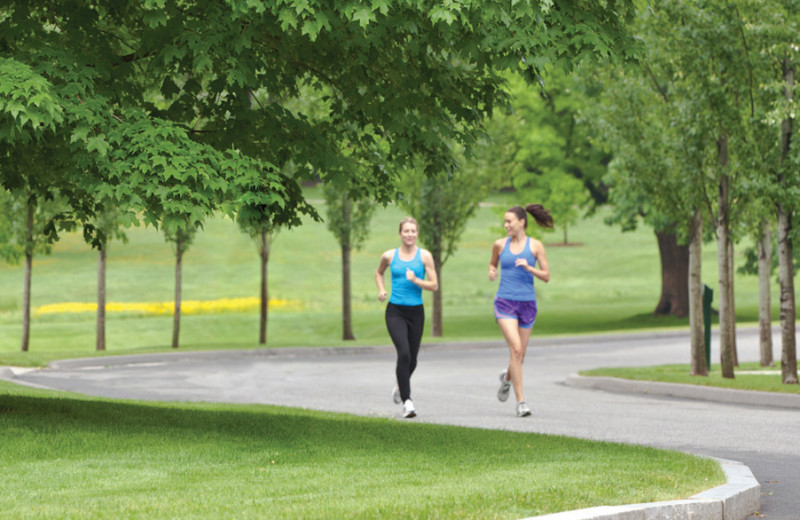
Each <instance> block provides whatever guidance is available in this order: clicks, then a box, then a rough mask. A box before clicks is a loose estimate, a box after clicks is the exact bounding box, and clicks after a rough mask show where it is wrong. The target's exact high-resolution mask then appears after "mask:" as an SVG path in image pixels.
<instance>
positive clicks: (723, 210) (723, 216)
mask: <svg viewBox="0 0 800 520" xmlns="http://www.w3.org/2000/svg"><path fill="white" fill-rule="evenodd" d="M717 151H718V156H717V160H718V163H719V166H720V167H721V168H722V169H723V170H727V166H728V138H727V136H722V137H720V138H719V140H718V141H717ZM729 204H730V177H729V176H728V174H727V172H726V171H724V172H723V173H722V175H721V177H720V179H719V210H718V211H719V213H718V215H717V261H718V264H719V346H720V365H721V367H722V377H724V378H728V379H732V378H733V377H734V374H733V367H734V359H733V338H732V337H731V330H733V326H732V324H731V321H732V319H733V311H732V309H731V308H730V299H729V294H730V273H731V270H730V266H729V262H730V257H729V256H728V249H729V248H728V241H729V240H730V234H729V232H730V213H729V211H730V207H729Z"/></svg>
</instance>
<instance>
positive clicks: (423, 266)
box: [375, 217, 439, 419]
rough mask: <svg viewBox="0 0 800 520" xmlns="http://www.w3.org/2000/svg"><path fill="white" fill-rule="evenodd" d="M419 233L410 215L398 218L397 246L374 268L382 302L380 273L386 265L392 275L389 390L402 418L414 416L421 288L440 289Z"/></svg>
mask: <svg viewBox="0 0 800 520" xmlns="http://www.w3.org/2000/svg"><path fill="white" fill-rule="evenodd" d="M418 232H419V225H418V224H417V221H416V220H414V219H413V218H411V217H406V218H404V219H403V220H402V221H400V247H398V248H397V249H390V250H388V251H386V252H385V253H383V254H382V255H381V260H380V263H379V264H378V269H377V270H376V271H375V283H376V284H377V285H378V300H379V301H381V302H383V301H386V288H385V286H384V279H383V274H384V272H385V271H386V268H387V267H388V268H389V269H390V272H391V275H392V295H391V297H390V298H389V303H388V304H386V328H387V329H389V336H391V338H392V342H393V343H394V348H395V349H396V350H397V365H396V367H395V374H396V376H397V386H396V387H395V388H394V390H393V391H392V398H393V399H394V402H395V403H397V404H400V403H403V417H404V418H406V419H410V418H411V417H415V416H416V415H417V411H416V410H415V409H414V403H413V402H412V401H411V374H413V373H414V369H415V368H417V354H419V347H420V344H421V342H422V331H423V329H424V327H425V310H424V308H423V307H422V290H423V289H425V290H428V291H435V290H437V289H438V288H439V282H438V280H437V277H436V269H435V268H434V265H433V256H432V255H431V254H430V252H429V251H427V250H425V249H422V248H421V247H419V246H417V234H418ZM426 275H427V277H428V279H427V280H425V277H426Z"/></svg>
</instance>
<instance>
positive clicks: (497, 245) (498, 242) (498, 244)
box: [492, 237, 508, 249]
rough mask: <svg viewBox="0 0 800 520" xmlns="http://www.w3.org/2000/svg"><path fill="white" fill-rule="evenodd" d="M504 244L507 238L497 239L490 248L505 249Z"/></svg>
mask: <svg viewBox="0 0 800 520" xmlns="http://www.w3.org/2000/svg"><path fill="white" fill-rule="evenodd" d="M506 242H508V237H503V238H498V239H497V240H495V241H494V244H492V247H494V248H498V249H502V248H504V247H505V245H506Z"/></svg>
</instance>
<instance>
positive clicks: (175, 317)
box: [172, 237, 183, 348]
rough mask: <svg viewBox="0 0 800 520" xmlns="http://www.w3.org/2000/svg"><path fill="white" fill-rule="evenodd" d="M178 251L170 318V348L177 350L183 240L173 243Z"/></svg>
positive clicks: (179, 325) (179, 327)
mask: <svg viewBox="0 0 800 520" xmlns="http://www.w3.org/2000/svg"><path fill="white" fill-rule="evenodd" d="M175 243H176V244H177V246H178V251H177V253H176V255H175V312H174V313H173V316H172V348H178V344H179V338H180V333H181V265H182V263H183V239H181V237H178V239H177V240H176V241H175Z"/></svg>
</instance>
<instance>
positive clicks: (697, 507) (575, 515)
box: [523, 459, 761, 520]
mask: <svg viewBox="0 0 800 520" xmlns="http://www.w3.org/2000/svg"><path fill="white" fill-rule="evenodd" d="M715 460H717V461H719V463H720V466H721V467H722V470H723V471H724V472H725V476H726V478H727V480H728V483H727V484H723V485H721V486H717V487H715V488H712V489H709V490H708V491H704V492H703V493H700V494H698V495H695V496H693V497H691V498H688V499H686V500H671V501H666V502H650V503H646V504H630V505H623V506H599V507H592V508H588V509H577V510H574V511H564V512H561V513H553V514H550V515H541V516H534V517H529V518H527V519H523V520H533V519H536V520H744V519H745V518H747V516H749V515H751V514H753V513H754V512H756V511H758V510H759V508H760V507H761V485H759V483H758V481H757V480H756V478H755V477H754V476H753V473H752V472H751V471H750V468H748V467H747V466H745V465H744V464H742V463H740V462H736V461H732V460H725V459H715Z"/></svg>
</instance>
